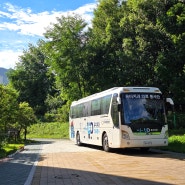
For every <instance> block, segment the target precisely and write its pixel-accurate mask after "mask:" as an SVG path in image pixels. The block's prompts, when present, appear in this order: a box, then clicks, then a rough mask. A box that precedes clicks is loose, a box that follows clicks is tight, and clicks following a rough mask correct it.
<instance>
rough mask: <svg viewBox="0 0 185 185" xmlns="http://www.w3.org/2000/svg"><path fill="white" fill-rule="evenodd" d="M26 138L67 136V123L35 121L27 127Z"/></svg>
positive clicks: (58, 137) (59, 137)
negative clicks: (35, 122)
mask: <svg viewBox="0 0 185 185" xmlns="http://www.w3.org/2000/svg"><path fill="white" fill-rule="evenodd" d="M27 138H53V139H61V138H69V123H61V122H51V123H37V124H33V125H31V126H30V127H29V128H28V134H27Z"/></svg>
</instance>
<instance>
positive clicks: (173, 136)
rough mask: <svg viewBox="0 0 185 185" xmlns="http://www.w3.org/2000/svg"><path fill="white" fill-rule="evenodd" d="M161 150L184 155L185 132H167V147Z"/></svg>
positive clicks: (180, 130)
mask: <svg viewBox="0 0 185 185" xmlns="http://www.w3.org/2000/svg"><path fill="white" fill-rule="evenodd" d="M161 149H162V150H168V151H172V152H178V153H185V130H184V129H179V130H169V139H168V146H167V147H161Z"/></svg>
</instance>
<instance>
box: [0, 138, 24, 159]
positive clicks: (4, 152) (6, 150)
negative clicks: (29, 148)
mask: <svg viewBox="0 0 185 185" xmlns="http://www.w3.org/2000/svg"><path fill="white" fill-rule="evenodd" d="M23 147H24V143H21V142H20V141H19V143H18V144H16V143H13V144H4V145H3V146H2V148H1V149H0V158H4V157H7V156H8V155H10V154H12V153H14V152H16V151H17V150H19V149H21V148H23Z"/></svg>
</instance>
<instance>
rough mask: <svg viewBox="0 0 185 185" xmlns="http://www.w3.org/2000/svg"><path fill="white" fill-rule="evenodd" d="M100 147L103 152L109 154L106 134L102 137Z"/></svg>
mask: <svg viewBox="0 0 185 185" xmlns="http://www.w3.org/2000/svg"><path fill="white" fill-rule="evenodd" d="M102 146H103V150H104V151H105V152H110V147H109V140H108V136H107V134H106V133H105V134H104V135H103V141H102Z"/></svg>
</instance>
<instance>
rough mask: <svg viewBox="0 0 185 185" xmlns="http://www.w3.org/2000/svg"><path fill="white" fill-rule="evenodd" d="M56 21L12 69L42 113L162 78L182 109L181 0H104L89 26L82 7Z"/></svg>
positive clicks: (24, 97)
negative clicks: (111, 88)
mask: <svg viewBox="0 0 185 185" xmlns="http://www.w3.org/2000/svg"><path fill="white" fill-rule="evenodd" d="M57 21H58V22H57V23H56V24H53V25H52V26H51V27H50V28H49V29H48V30H47V31H46V33H45V39H44V40H42V41H39V42H38V45H37V46H32V45H30V46H29V49H28V50H27V51H25V52H24V54H23V55H22V56H21V57H20V61H19V63H17V66H16V68H15V70H12V71H11V72H10V73H9V79H10V82H11V84H12V85H13V87H14V88H15V89H16V90H17V91H18V92H19V95H18V100H19V101H26V102H28V103H29V104H30V106H31V107H32V108H33V110H34V111H35V112H36V114H37V115H44V114H45V113H48V112H49V113H50V112H55V113H57V114H58V113H60V114H62V115H64V114H65V115H66V113H67V112H68V109H69V105H70V103H71V101H73V100H76V99H78V98H81V97H84V96H86V95H89V94H92V93H95V92H98V91H101V90H105V89H107V88H110V87H113V86H157V87H159V88H160V89H161V90H162V91H163V92H164V93H165V94H167V93H169V92H171V95H173V99H174V101H175V103H176V104H178V105H180V104H181V107H182V109H184V107H183V105H184V104H185V61H184V59H185V45H184V43H185V2H184V1H183V0H151V1H145V0H128V1H121V0H99V4H98V6H97V8H96V9H95V10H94V18H93V20H92V27H91V28H87V23H86V22H85V21H84V20H83V19H82V18H81V17H80V16H79V15H73V16H67V17H64V16H62V17H60V18H57ZM56 100H60V101H59V102H60V103H58V104H56ZM49 105H51V107H48V106H49ZM61 107H62V108H61ZM59 108H60V109H59ZM54 109H55V111H54ZM66 118H67V116H64V118H63V119H66Z"/></svg>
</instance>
